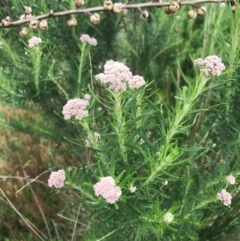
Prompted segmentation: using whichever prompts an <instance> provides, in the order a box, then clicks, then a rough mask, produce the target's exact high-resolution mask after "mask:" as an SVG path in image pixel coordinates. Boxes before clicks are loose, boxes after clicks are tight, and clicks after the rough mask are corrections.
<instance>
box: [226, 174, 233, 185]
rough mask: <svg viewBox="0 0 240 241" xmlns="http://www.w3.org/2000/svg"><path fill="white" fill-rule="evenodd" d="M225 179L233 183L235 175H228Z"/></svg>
mask: <svg viewBox="0 0 240 241" xmlns="http://www.w3.org/2000/svg"><path fill="white" fill-rule="evenodd" d="M226 180H227V182H228V183H229V184H231V185H234V184H235V177H234V176H233V175H229V176H227V177H226Z"/></svg>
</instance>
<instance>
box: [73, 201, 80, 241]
mask: <svg viewBox="0 0 240 241" xmlns="http://www.w3.org/2000/svg"><path fill="white" fill-rule="evenodd" d="M80 209H81V205H79V207H78V212H77V217H76V220H75V223H74V227H73V233H72V239H71V241H74V237H75V232H76V228H77V221H78V216H79V212H80Z"/></svg>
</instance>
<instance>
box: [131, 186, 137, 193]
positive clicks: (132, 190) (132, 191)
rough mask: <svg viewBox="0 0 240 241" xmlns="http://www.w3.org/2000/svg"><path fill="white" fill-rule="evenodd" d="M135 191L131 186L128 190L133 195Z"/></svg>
mask: <svg viewBox="0 0 240 241" xmlns="http://www.w3.org/2000/svg"><path fill="white" fill-rule="evenodd" d="M136 190H137V188H136V187H133V186H131V187H130V188H129V191H130V193H134V192H136Z"/></svg>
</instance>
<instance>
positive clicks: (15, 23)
mask: <svg viewBox="0 0 240 241" xmlns="http://www.w3.org/2000/svg"><path fill="white" fill-rule="evenodd" d="M223 2H225V0H197V1H184V2H181V3H180V6H187V5H189V6H196V5H200V4H205V3H217V4H219V3H223ZM170 4H171V3H170V2H161V1H159V2H148V3H137V4H123V5H122V8H123V9H142V8H143V9H144V8H153V7H158V8H163V7H168V6H169V5H170ZM101 11H107V10H106V9H105V8H104V7H93V8H86V9H73V10H67V11H62V12H54V11H53V10H51V11H50V12H49V13H46V14H42V15H38V16H32V17H31V18H26V19H21V20H18V21H12V22H10V23H9V24H8V25H7V26H6V25H4V24H2V23H0V28H11V27H16V26H19V25H22V24H25V23H28V22H30V21H31V20H43V19H48V18H55V17H65V16H71V15H74V14H90V15H91V13H93V12H94V13H95V12H101Z"/></svg>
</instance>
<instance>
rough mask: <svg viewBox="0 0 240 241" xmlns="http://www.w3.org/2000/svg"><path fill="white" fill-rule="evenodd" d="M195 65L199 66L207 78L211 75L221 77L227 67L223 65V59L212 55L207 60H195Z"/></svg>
mask: <svg viewBox="0 0 240 241" xmlns="http://www.w3.org/2000/svg"><path fill="white" fill-rule="evenodd" d="M193 63H194V65H196V66H198V67H199V68H200V70H201V71H202V72H203V74H204V75H206V76H209V74H211V75H213V76H216V75H217V76H219V75H220V74H221V72H222V71H223V70H224V69H225V65H224V64H223V63H222V59H221V58H219V57H218V56H216V55H210V56H208V57H206V58H205V59H201V58H198V59H195V60H194V61H193Z"/></svg>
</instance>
